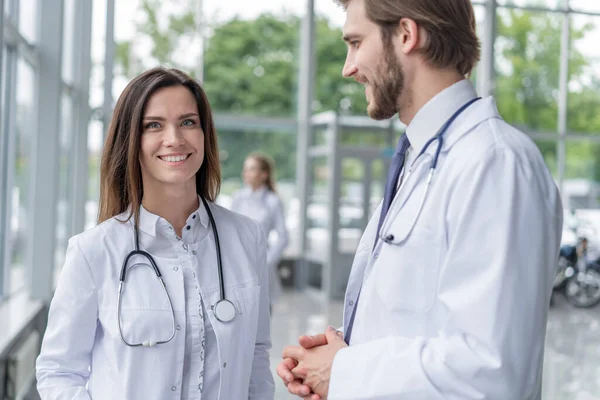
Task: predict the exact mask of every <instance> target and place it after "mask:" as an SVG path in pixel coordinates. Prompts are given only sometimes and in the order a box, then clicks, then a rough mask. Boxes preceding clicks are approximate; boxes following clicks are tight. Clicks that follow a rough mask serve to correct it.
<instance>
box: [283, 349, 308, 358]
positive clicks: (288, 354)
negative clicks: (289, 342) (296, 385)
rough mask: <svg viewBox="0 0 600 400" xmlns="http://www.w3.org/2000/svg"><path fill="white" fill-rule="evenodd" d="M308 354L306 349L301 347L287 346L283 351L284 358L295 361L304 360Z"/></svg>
mask: <svg viewBox="0 0 600 400" xmlns="http://www.w3.org/2000/svg"><path fill="white" fill-rule="evenodd" d="M305 354H306V349H305V348H304V347H300V346H287V347H286V348H284V349H283V353H282V357H283V358H293V359H294V360H302V359H303V358H304V355H305Z"/></svg>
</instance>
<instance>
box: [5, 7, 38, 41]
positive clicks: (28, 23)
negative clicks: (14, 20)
mask: <svg viewBox="0 0 600 400" xmlns="http://www.w3.org/2000/svg"><path fill="white" fill-rule="evenodd" d="M4 1H6V0H4ZM37 14H38V0H19V32H20V33H21V35H23V37H24V38H25V39H26V40H27V41H29V42H35V41H36V39H37V33H38V32H37V30H38V18H37Z"/></svg>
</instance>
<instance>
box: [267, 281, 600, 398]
mask: <svg viewBox="0 0 600 400" xmlns="http://www.w3.org/2000/svg"><path fill="white" fill-rule="evenodd" d="M555 300H556V301H555V303H554V305H553V307H552V308H551V309H550V316H549V320H548V332H547V340H546V357H545V362H544V392H543V396H542V399H543V400H600V305H599V306H597V307H596V308H593V309H585V310H584V309H575V308H573V307H572V306H570V305H569V304H568V303H567V302H566V301H565V300H564V298H563V297H562V296H560V295H558V296H555ZM273 311H274V312H273V324H272V339H273V349H272V352H271V365H272V368H273V374H274V376H275V384H276V392H275V399H276V400H288V399H294V398H296V397H293V396H291V395H289V394H288V393H287V391H286V390H285V387H284V386H283V384H282V383H281V381H280V380H279V379H278V378H277V376H276V375H275V368H276V366H277V364H278V363H279V361H280V359H281V351H282V349H283V348H284V347H285V346H286V345H288V344H294V343H296V342H297V339H298V336H299V335H302V334H306V333H317V332H322V331H324V330H325V328H326V327H327V325H328V324H331V325H333V326H340V325H341V315H342V304H341V303H340V302H327V301H322V300H320V299H319V297H318V296H316V295H314V294H311V293H298V292H294V291H290V292H286V293H285V294H284V295H283V296H282V298H281V299H280V301H279V302H278V304H276V305H275V308H274V310H273Z"/></svg>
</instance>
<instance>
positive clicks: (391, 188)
mask: <svg viewBox="0 0 600 400" xmlns="http://www.w3.org/2000/svg"><path fill="white" fill-rule="evenodd" d="M409 147H410V142H409V141H408V136H406V133H404V134H402V136H400V139H399V140H398V145H397V146H396V152H395V153H394V156H393V157H392V162H391V163H390V168H389V169H388V175H387V182H386V184H385V194H384V195H383V205H382V206H381V215H380V216H379V225H377V234H376V235H375V244H377V239H378V238H379V229H381V224H382V223H383V220H384V219H385V216H386V214H387V212H388V210H389V209H390V205H391V204H392V200H393V199H394V196H395V195H396V189H397V187H398V178H400V171H402V167H403V166H404V158H405V156H406V151H407V150H408V148H409ZM359 299H360V292H359V293H358V297H357V298H356V301H355V303H354V309H352V315H351V316H350V322H348V328H347V329H346V332H345V335H344V340H345V341H346V343H347V344H350V337H351V336H352V327H353V326H354V317H355V316H356V309H357V308H358V300H359Z"/></svg>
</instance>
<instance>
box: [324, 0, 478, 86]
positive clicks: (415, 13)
mask: <svg viewBox="0 0 600 400" xmlns="http://www.w3.org/2000/svg"><path fill="white" fill-rule="evenodd" d="M334 1H335V2H336V3H338V4H339V5H341V6H342V7H344V8H347V7H348V4H350V2H352V1H354V0H334ZM363 1H364V7H365V11H366V14H367V17H368V18H369V19H370V20H371V21H373V22H375V23H376V24H377V25H379V27H380V29H381V36H382V39H383V42H384V43H389V42H390V41H391V37H392V36H393V35H394V34H395V33H396V32H397V29H398V26H399V22H400V19H402V18H408V19H411V20H413V21H415V23H416V24H417V25H418V26H420V27H422V28H423V29H424V30H425V31H426V32H427V34H428V36H429V40H428V42H427V44H426V45H425V46H424V48H423V49H422V52H423V53H424V56H425V58H426V59H427V61H429V63H430V64H431V65H433V66H434V67H438V68H452V67H454V68H456V69H457V71H458V72H459V73H460V74H461V75H464V76H467V75H469V74H470V73H471V71H472V70H473V68H474V67H475V64H476V63H477V61H479V56H480V52H481V50H480V44H479V40H478V38H477V34H476V31H475V12H474V11H473V5H472V4H471V1H470V0H363Z"/></svg>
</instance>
